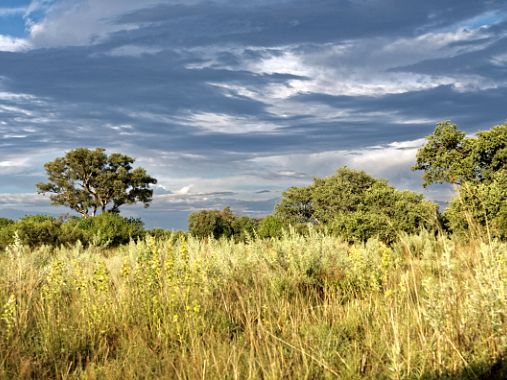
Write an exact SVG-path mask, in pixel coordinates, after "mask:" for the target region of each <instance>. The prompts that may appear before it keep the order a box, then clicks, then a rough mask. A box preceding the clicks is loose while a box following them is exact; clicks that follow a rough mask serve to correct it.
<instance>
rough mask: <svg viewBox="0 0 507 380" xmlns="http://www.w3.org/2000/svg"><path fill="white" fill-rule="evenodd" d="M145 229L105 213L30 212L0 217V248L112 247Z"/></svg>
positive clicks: (136, 235)
mask: <svg viewBox="0 0 507 380" xmlns="http://www.w3.org/2000/svg"><path fill="white" fill-rule="evenodd" d="M146 233H149V231H145V230H144V228H143V222H142V221H141V220H140V219H134V218H124V217H122V216H120V215H118V214H114V213H108V212H105V213H103V214H99V215H97V216H95V217H91V218H78V217H71V218H68V219H66V220H63V219H61V218H55V217H51V216H45V215H31V216H26V217H24V218H21V219H19V220H17V221H12V220H9V219H5V218H3V219H0V249H5V248H6V247H7V246H8V245H9V244H13V243H14V241H15V239H16V238H17V239H18V240H19V241H20V243H21V244H24V245H27V246H30V247H32V248H33V247H37V246H40V245H49V246H59V245H62V244H63V245H74V244H75V243H76V242H77V241H80V242H81V244H83V245H85V246H88V245H96V246H101V247H115V246H118V245H121V244H126V243H128V242H129V241H130V239H138V238H141V237H144V236H145V234H146Z"/></svg>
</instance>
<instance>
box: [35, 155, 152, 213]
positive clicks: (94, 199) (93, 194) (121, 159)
mask: <svg viewBox="0 0 507 380" xmlns="http://www.w3.org/2000/svg"><path fill="white" fill-rule="evenodd" d="M134 161H135V160H134V158H132V157H129V156H126V155H123V154H120V153H112V154H110V155H107V154H106V153H105V149H103V148H96V149H94V150H90V149H87V148H77V149H74V150H71V151H69V152H67V153H66V154H65V156H64V157H59V158H57V159H55V160H54V161H51V162H48V163H46V164H45V165H44V168H45V170H46V173H47V176H48V182H47V183H38V184H37V188H38V190H39V192H40V193H43V194H44V193H50V194H51V196H50V199H51V201H52V203H53V204H55V205H62V206H67V207H70V208H71V209H73V210H75V211H77V212H78V213H80V214H81V215H82V216H84V217H88V216H95V215H96V214H97V211H102V212H105V211H110V212H113V213H118V212H119V208H120V206H122V205H124V204H133V203H136V202H142V203H143V204H144V206H145V207H148V205H149V203H150V202H151V200H152V196H153V190H152V189H150V185H151V184H155V183H157V180H156V179H155V178H153V177H151V176H149V175H148V174H147V173H146V171H145V170H144V169H143V168H139V167H138V168H133V166H132V164H133V163H134Z"/></svg>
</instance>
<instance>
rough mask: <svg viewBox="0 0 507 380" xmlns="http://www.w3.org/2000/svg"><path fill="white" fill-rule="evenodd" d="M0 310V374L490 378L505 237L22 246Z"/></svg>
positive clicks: (506, 338)
mask: <svg viewBox="0 0 507 380" xmlns="http://www.w3.org/2000/svg"><path fill="white" fill-rule="evenodd" d="M0 313H1V314H0V337H1V339H0V377H1V378H38V379H43V378H66V379H79V378H85V379H117V378H122V379H130V378H146V379H154V378H165V379H171V378H175V379H201V378H202V379H289V378H292V379H332V378H343V379H363V378H371V379H383V378H385V379H412V378H414V379H415V378H422V379H433V378H445V377H447V378H471V379H473V378H501V377H502V376H503V377H506V376H507V370H506V364H505V361H504V360H505V357H506V354H507V244H505V243H498V242H490V241H488V240H487V239H484V240H481V239H475V240H473V241H469V242H467V243H463V242H460V241H455V240H453V239H450V238H448V237H438V238H435V237H434V236H431V235H429V234H425V233H421V234H420V235H417V236H402V237H401V238H400V241H399V243H397V244H396V245H394V246H392V247H387V246H385V245H383V244H382V243H380V242H378V241H375V240H370V241H369V242H368V243H366V244H355V245H349V244H347V243H344V242H342V241H340V240H338V239H337V238H334V237H330V236H326V235H321V234H319V233H316V232H310V234H309V235H308V236H306V237H302V236H299V235H296V234H290V233H289V234H287V235H286V236H284V237H283V238H282V239H280V240H253V241H250V242H246V243H234V242H232V241H226V240H221V241H217V240H195V239H192V238H190V239H188V240H185V239H180V240H175V241H172V240H171V239H168V240H155V239H151V238H147V239H146V240H144V241H139V242H131V243H130V245H127V246H123V247H120V248H118V249H115V250H102V249H100V248H97V247H89V248H86V249H85V248H83V247H82V246H80V245H77V246H74V247H67V248H60V249H51V248H49V247H41V248H39V249H35V250H30V249H29V248H27V247H23V246H22V245H21V244H19V242H18V243H15V244H14V245H12V246H10V247H8V249H7V250H6V252H2V253H0Z"/></svg>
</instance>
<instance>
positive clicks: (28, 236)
mask: <svg viewBox="0 0 507 380" xmlns="http://www.w3.org/2000/svg"><path fill="white" fill-rule="evenodd" d="M61 225H62V222H61V220H59V219H56V218H54V217H52V216H47V215H30V216H25V217H24V218H21V219H19V220H18V221H17V222H16V223H14V225H13V229H14V231H15V232H17V233H18V237H19V239H20V240H21V242H22V243H23V244H26V245H28V246H30V247H36V246H39V245H57V244H58V243H59V236H60V227H61Z"/></svg>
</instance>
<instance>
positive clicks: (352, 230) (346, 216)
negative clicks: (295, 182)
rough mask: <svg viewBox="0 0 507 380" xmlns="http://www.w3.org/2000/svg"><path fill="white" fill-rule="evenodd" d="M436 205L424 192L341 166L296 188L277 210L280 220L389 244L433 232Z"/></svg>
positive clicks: (342, 235)
mask: <svg viewBox="0 0 507 380" xmlns="http://www.w3.org/2000/svg"><path fill="white" fill-rule="evenodd" d="M437 215H438V207H437V206H436V205H435V204H433V203H432V202H429V201H426V200H424V198H423V196H422V195H420V194H416V193H413V192H411V191H398V190H396V189H395V188H394V187H392V186H390V185H389V184H388V183H387V181H385V180H381V179H375V178H373V177H371V176H369V175H368V174H366V173H365V172H363V171H358V170H353V169H349V168H346V167H345V168H340V169H338V170H337V171H336V173H335V174H334V175H332V176H330V177H326V178H314V182H313V184H312V185H310V186H308V187H292V188H290V189H289V190H288V191H287V192H285V193H283V194H282V200H281V202H280V203H279V204H278V205H276V207H275V216H276V218H277V220H280V221H284V222H285V224H286V225H293V226H297V225H298V224H301V223H313V224H315V225H318V226H323V227H327V228H328V229H329V230H331V231H332V232H334V233H336V234H337V235H339V236H341V237H343V238H345V239H348V240H367V239H368V238H370V237H374V236H376V237H379V238H380V239H382V240H383V241H385V242H392V241H394V240H395V239H396V237H397V234H398V232H400V231H405V232H408V233H413V232H417V231H418V230H419V229H420V228H428V229H434V228H436V225H437Z"/></svg>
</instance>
